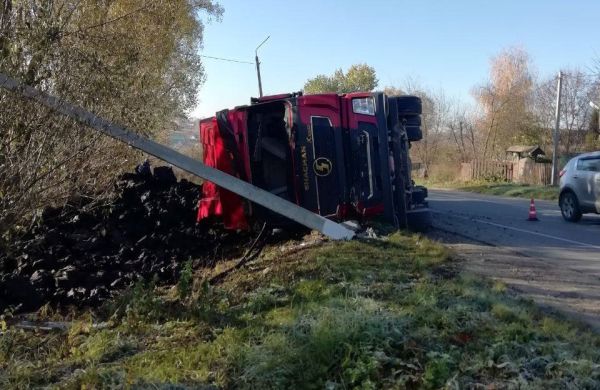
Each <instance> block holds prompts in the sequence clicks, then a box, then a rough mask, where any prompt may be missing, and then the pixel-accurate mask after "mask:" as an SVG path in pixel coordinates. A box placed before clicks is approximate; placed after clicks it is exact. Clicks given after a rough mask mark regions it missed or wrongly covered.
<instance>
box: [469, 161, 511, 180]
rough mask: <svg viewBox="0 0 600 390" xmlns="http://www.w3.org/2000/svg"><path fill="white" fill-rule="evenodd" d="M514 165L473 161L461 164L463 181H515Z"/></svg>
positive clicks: (500, 162) (501, 162) (502, 162)
mask: <svg viewBox="0 0 600 390" xmlns="http://www.w3.org/2000/svg"><path fill="white" fill-rule="evenodd" d="M513 173H514V164H513V163H512V162H507V161H487V160H473V161H471V162H468V163H462V164H461V173H460V176H461V179H462V180H463V181H470V180H495V181H513Z"/></svg>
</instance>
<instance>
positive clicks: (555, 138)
mask: <svg viewBox="0 0 600 390" xmlns="http://www.w3.org/2000/svg"><path fill="white" fill-rule="evenodd" d="M561 93H562V72H558V86H557V90H556V123H555V124H554V134H553V136H552V178H551V184H552V185H553V186H555V185H556V179H557V176H558V131H559V129H560V95H561Z"/></svg>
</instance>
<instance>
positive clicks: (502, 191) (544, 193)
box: [423, 181, 558, 200]
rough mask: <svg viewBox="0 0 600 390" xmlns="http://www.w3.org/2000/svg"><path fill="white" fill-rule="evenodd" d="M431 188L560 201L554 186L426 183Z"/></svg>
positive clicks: (495, 183)
mask: <svg viewBox="0 0 600 390" xmlns="http://www.w3.org/2000/svg"><path fill="white" fill-rule="evenodd" d="M423 185H425V186H427V187H429V188H446V189H454V190H459V191H467V192H476V193H479V194H487V195H497V196H507V197H514V198H526V199H530V198H532V197H533V198H534V199H544V200H558V188H557V187H552V186H542V185H529V184H517V183H498V182H485V181H476V182H467V183H464V182H443V183H441V182H424V183H423Z"/></svg>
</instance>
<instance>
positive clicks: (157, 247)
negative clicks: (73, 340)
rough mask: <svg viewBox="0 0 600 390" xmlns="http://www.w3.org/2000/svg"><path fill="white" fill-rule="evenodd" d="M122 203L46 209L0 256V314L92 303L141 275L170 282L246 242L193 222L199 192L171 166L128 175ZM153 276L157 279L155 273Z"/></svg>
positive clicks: (121, 188)
mask: <svg viewBox="0 0 600 390" xmlns="http://www.w3.org/2000/svg"><path fill="white" fill-rule="evenodd" d="M117 189H118V191H119V193H120V196H119V198H118V199H117V200H116V201H115V202H114V203H113V204H111V205H110V206H107V207H100V208H96V209H90V210H87V211H81V210H86V207H83V206H85V204H84V203H85V201H83V200H81V199H78V200H72V201H71V202H69V204H67V206H65V207H63V208H52V209H47V210H45V211H44V213H43V215H42V221H41V223H40V224H39V225H38V226H36V227H35V228H34V229H33V230H32V231H31V232H30V233H29V234H27V235H26V236H25V237H23V238H22V239H20V240H19V241H18V242H16V243H15V245H14V246H13V248H12V249H11V253H10V254H0V311H2V310H3V309H4V308H5V307H7V306H9V305H13V306H18V305H20V310H35V309H36V308H38V307H40V306H41V305H43V304H45V303H46V302H50V303H53V304H60V305H61V306H63V305H77V306H94V305H97V304H99V303H100V302H102V301H103V300H105V299H107V298H110V297H111V295H112V294H114V293H115V292H116V291H118V290H120V289H122V288H124V287H127V286H129V285H131V284H132V283H135V281H137V280H138V279H140V278H144V279H151V278H154V277H156V278H158V281H159V283H173V282H175V281H176V280H177V279H178V276H179V272H180V270H181V268H182V267H183V265H184V264H185V263H186V261H188V260H193V261H194V266H195V267H199V266H212V265H213V264H214V262H215V261H217V260H219V259H220V258H222V257H223V256H234V255H237V254H238V253H239V252H241V250H242V249H243V247H244V245H245V244H246V243H247V242H248V241H249V238H248V237H247V236H246V235H245V234H239V233H235V232H228V231H225V230H224V229H222V228H220V227H219V225H217V224H213V223H210V222H209V221H206V222H202V223H199V224H198V223H196V210H197V203H198V199H199V197H200V191H201V187H200V186H198V185H196V184H193V183H191V182H189V181H187V180H181V181H179V182H177V179H176V178H175V175H174V174H173V171H172V170H171V169H170V168H169V167H156V168H155V169H154V173H153V174H152V173H150V172H149V171H146V172H142V173H135V174H125V175H123V176H121V177H120V180H119V182H118V184H117ZM155 275H156V276H155Z"/></svg>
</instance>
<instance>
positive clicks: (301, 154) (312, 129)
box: [295, 94, 345, 216]
mask: <svg viewBox="0 0 600 390" xmlns="http://www.w3.org/2000/svg"><path fill="white" fill-rule="evenodd" d="M298 113H299V117H300V123H299V124H298V126H297V127H298V128H297V131H296V134H295V151H296V154H297V157H296V161H299V162H300V163H299V164H298V165H299V167H298V168H297V177H298V182H299V186H298V187H299V188H300V189H301V190H300V192H301V196H300V201H301V204H302V206H303V207H306V208H308V209H310V210H313V211H315V212H317V213H319V214H321V215H323V216H334V215H336V214H337V213H338V206H339V205H340V204H342V203H343V201H344V197H345V193H344V188H345V177H344V176H345V168H344V155H343V146H342V133H341V131H342V130H341V127H340V105H339V97H338V96H337V95H335V94H323V95H307V96H302V97H299V98H298Z"/></svg>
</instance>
